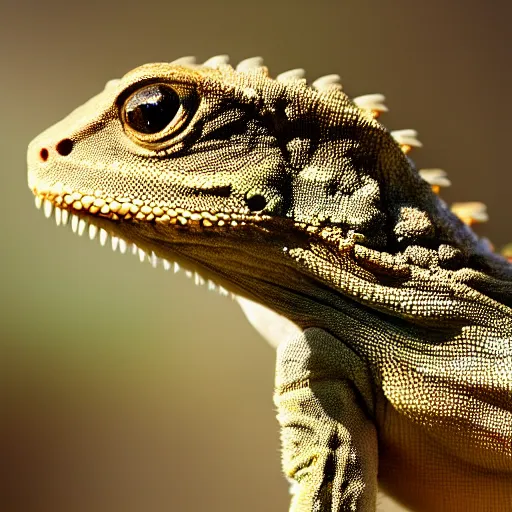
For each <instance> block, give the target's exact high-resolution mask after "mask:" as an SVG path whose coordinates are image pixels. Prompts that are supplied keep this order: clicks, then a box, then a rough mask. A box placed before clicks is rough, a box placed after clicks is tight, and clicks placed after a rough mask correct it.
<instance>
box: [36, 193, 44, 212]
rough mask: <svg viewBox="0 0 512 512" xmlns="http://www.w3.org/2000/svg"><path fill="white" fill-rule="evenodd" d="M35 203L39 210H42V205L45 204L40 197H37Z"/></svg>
mask: <svg viewBox="0 0 512 512" xmlns="http://www.w3.org/2000/svg"><path fill="white" fill-rule="evenodd" d="M34 201H35V203H36V208H37V209H38V210H39V209H40V208H41V205H42V204H43V200H42V199H41V197H40V196H35V197H34Z"/></svg>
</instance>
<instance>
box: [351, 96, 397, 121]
mask: <svg viewBox="0 0 512 512" xmlns="http://www.w3.org/2000/svg"><path fill="white" fill-rule="evenodd" d="M385 101H386V98H385V96H384V95H383V94H378V93H376V94H364V95H363V96H357V97H356V98H353V100H352V102H353V103H354V104H355V105H357V106H358V107H359V108H362V109H363V110H368V111H369V112H371V113H372V115H373V117H378V116H379V115H380V114H381V113H382V112H388V107H386V105H385V104H384V102H385Z"/></svg>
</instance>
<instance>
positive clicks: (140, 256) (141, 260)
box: [139, 249, 146, 263]
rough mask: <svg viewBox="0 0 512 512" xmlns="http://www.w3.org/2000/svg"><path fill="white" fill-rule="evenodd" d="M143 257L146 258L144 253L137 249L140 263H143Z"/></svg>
mask: <svg viewBox="0 0 512 512" xmlns="http://www.w3.org/2000/svg"><path fill="white" fill-rule="evenodd" d="M145 257H146V253H145V252H144V251H143V250H142V249H139V260H140V262H141V263H142V262H143V261H144V258H145Z"/></svg>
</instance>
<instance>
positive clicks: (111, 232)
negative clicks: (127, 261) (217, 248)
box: [33, 190, 234, 296]
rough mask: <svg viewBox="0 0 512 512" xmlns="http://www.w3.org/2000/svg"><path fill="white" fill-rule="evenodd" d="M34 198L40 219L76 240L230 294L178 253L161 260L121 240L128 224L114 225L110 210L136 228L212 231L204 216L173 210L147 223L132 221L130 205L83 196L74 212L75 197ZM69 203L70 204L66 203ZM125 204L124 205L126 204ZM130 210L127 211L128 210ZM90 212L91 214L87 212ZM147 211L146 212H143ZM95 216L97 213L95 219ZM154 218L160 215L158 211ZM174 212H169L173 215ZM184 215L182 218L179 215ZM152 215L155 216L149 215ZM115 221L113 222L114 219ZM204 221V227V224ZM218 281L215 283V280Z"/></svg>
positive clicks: (127, 239) (141, 245)
mask: <svg viewBox="0 0 512 512" xmlns="http://www.w3.org/2000/svg"><path fill="white" fill-rule="evenodd" d="M33 192H34V194H35V198H34V199H35V205H36V208H38V209H39V210H42V211H43V214H44V216H45V217H46V218H47V219H52V218H53V219H54V220H55V223H56V225H57V226H63V227H65V226H67V227H70V228H71V231H72V232H73V233H75V234H77V235H78V236H86V237H88V238H89V239H90V240H91V241H94V240H98V241H99V243H100V245H101V246H104V247H108V246H110V247H111V248H112V250H113V251H114V252H116V251H119V252H120V253H121V254H127V253H128V254H132V255H134V256H136V257H138V259H139V261H140V262H141V263H142V262H145V261H147V262H149V263H150V265H151V266H152V267H153V268H157V267H160V266H161V267H163V268H164V270H167V271H173V272H174V273H178V272H183V273H184V274H185V275H186V276H187V277H188V278H191V279H193V281H194V283H195V284H196V285H198V286H207V288H208V289H209V290H212V291H217V292H218V293H220V294H221V295H225V296H229V295H232V296H234V294H233V293H232V292H229V291H228V290H227V288H225V287H224V286H222V285H221V284H219V283H218V282H216V281H213V280H212V279H211V278H206V277H204V276H203V275H202V274H205V272H204V269H201V270H202V273H201V274H200V273H199V268H198V266H197V265H195V264H194V262H192V261H190V260H188V259H185V258H184V257H182V256H181V255H180V254H179V253H178V252H173V254H172V259H171V258H170V257H169V254H168V251H165V257H164V256H161V255H159V254H158V252H159V250H158V247H155V248H150V247H149V246H148V245H149V244H147V243H146V242H145V240H143V239H140V240H138V241H137V242H134V241H132V240H131V238H132V236H130V237H126V236H125V237H123V232H124V230H123V229H122V224H125V223H126V224H128V222H130V220H129V219H127V220H123V222H116V220H119V219H120V217H119V215H117V214H115V212H114V211H113V210H117V211H118V213H119V212H120V211H121V213H122V211H124V210H127V211H131V212H132V213H133V214H134V215H133V220H132V221H131V222H134V223H135V222H136V223H137V224H138V225H139V226H140V225H141V224H142V223H143V222H144V221H146V222H147V223H148V224H149V223H150V222H151V221H153V222H154V223H155V224H156V225H158V222H160V223H161V224H164V225H165V224H168V225H175V226H176V228H178V229H179V228H186V227H192V228H195V229H201V226H203V227H205V228H206V227H213V223H212V225H210V223H209V222H208V218H207V217H206V216H200V215H199V216H198V214H191V213H190V212H187V211H186V210H183V209H179V208H177V209H176V210H175V215H174V216H173V217H171V216H169V215H168V214H167V215H168V217H169V218H166V217H164V218H163V219H161V217H163V216H164V214H161V217H156V216H154V217H153V218H152V217H149V219H147V215H146V219H144V220H142V219H140V216H139V218H136V213H137V212H135V210H136V207H137V205H133V203H128V202H124V203H118V204H121V205H127V206H122V210H121V208H118V206H117V204H114V205H112V202H110V203H106V202H105V201H104V200H103V199H101V198H93V201H92V202H91V199H90V197H91V196H84V197H85V201H83V203H82V207H79V208H76V206H78V203H77V201H79V200H80V199H79V197H78V193H76V192H75V193H72V194H66V195H71V196H72V197H68V198H67V201H65V200H63V199H64V197H63V196H58V195H53V197H52V195H50V194H44V193H42V194H41V193H38V192H37V191H36V190H34V191H33ZM71 199H73V202H72V203H70V202H69V201H70V200H71ZM84 203H85V204H89V203H90V208H89V209H86V208H85V207H84ZM127 203H128V204H127ZM112 206H113V210H108V211H107V208H108V207H112ZM130 208H131V210H130ZM91 210H92V211H91ZM145 211H147V210H145ZM96 212H101V213H100V214H99V215H97V214H96ZM156 213H157V214H158V213H160V212H159V211H158V210H157V212H156ZM173 213H174V212H171V214H173ZM183 214H184V215H183ZM153 215H155V214H154V213H153ZM115 217H117V219H116V218H115ZM156 218H160V219H161V220H160V221H155V219H156ZM205 220H206V223H205ZM222 220H223V219H219V221H220V226H219V222H217V229H222V228H224V226H226V223H225V222H224V223H223V222H222ZM216 280H217V281H218V279H216Z"/></svg>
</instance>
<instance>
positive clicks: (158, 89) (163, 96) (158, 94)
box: [124, 84, 181, 134]
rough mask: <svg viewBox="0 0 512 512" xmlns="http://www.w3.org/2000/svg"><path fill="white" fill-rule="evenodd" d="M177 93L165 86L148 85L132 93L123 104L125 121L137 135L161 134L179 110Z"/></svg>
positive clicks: (179, 104)
mask: <svg viewBox="0 0 512 512" xmlns="http://www.w3.org/2000/svg"><path fill="white" fill-rule="evenodd" d="M180 106H181V103H180V97H179V96H178V93H177V92H176V91H175V90H174V89H171V88H170V87H168V86H165V85H160V84H158V85H148V86H147V87H144V88H143V89H140V90H138V91H136V92H134V93H133V94H132V95H131V96H130V97H129V98H128V101H127V102H126V104H125V107H124V111H125V116H126V117H125V119H126V122H127V124H128V125H129V126H130V128H131V129H132V130H134V131H136V132H139V133H147V134H154V133H158V132H161V131H162V130H163V129H164V128H165V127H166V126H167V125H168V124H169V123H170V122H171V121H172V120H173V119H174V118H175V117H176V114H177V113H178V112H179V110H180Z"/></svg>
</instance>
